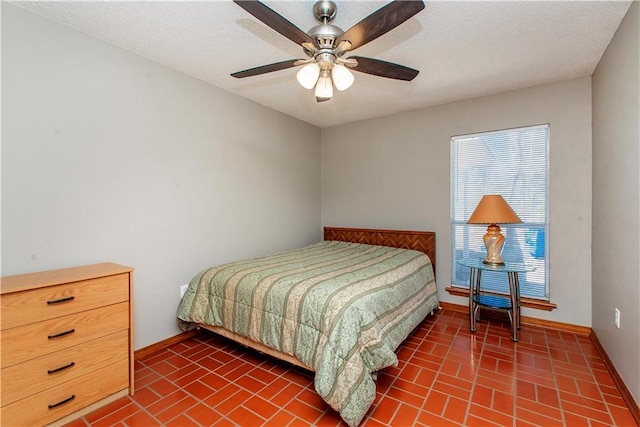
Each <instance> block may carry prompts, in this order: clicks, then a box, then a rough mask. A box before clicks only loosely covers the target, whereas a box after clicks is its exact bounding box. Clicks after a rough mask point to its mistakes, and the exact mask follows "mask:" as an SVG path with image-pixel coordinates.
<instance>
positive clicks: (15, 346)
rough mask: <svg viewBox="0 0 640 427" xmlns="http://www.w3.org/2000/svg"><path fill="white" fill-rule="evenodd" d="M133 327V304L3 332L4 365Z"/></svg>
mask: <svg viewBox="0 0 640 427" xmlns="http://www.w3.org/2000/svg"><path fill="white" fill-rule="evenodd" d="M128 328H129V303H128V302H121V303H118V304H113V305H109V306H106V307H102V308H97V309H95V310H89V311H83V312H81V313H76V314H71V315H68V316H64V317H58V318H55V319H51V320H47V321H44V322H38V323H34V324H32V325H27V326H21V327H18V328H13V329H9V330H6V331H3V332H2V339H1V340H2V352H1V354H2V368H3V369H4V368H5V367H7V366H12V365H15V364H17V363H21V362H24V361H27V360H30V359H35V358H36V357H40V356H44V355H46V354H49V353H53V352H56V351H60V350H63V349H66V348H69V347H73V346H75V345H78V344H82V343H84V342H87V341H90V340H93V339H96V338H99V337H103V336H105V335H110V334H112V333H114V332H117V331H122V330H127V329H128Z"/></svg>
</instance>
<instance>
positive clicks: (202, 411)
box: [185, 403, 222, 426]
mask: <svg viewBox="0 0 640 427" xmlns="http://www.w3.org/2000/svg"><path fill="white" fill-rule="evenodd" d="M185 413H186V414H187V415H188V416H189V417H190V418H191V419H193V420H194V421H196V422H197V423H199V424H200V425H203V426H210V425H212V424H213V423H215V422H216V421H218V420H219V419H220V418H222V417H221V416H220V414H218V413H217V412H216V411H214V410H213V409H211V408H210V407H208V406H207V405H204V404H202V403H198V404H196V405H194V406H192V407H191V408H189V409H187V411H186V412H185Z"/></svg>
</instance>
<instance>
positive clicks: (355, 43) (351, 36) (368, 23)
mask: <svg viewBox="0 0 640 427" xmlns="http://www.w3.org/2000/svg"><path fill="white" fill-rule="evenodd" d="M422 9H424V3H423V2H422V0H410V1H404V0H397V1H393V2H391V3H389V4H387V5H386V6H383V7H382V8H380V9H378V10H377V11H375V12H373V13H372V14H371V15H369V16H367V17H366V18H364V19H363V20H362V21H360V22H358V23H357V24H356V25H354V26H353V27H351V28H350V29H348V30H347V31H345V33H344V34H342V35H341V36H340V38H339V39H338V40H337V41H336V43H335V46H338V45H339V44H340V43H341V42H343V41H345V40H347V41H349V42H351V50H354V49H357V48H359V47H360V46H362V45H364V44H367V43H369V42H370V41H372V40H375V39H377V38H378V37H380V36H381V35H383V34H385V33H387V32H388V31H391V30H393V29H394V28H395V27H397V26H398V25H400V24H402V23H403V22H405V21H406V20H408V19H410V18H411V17H412V16H413V15H415V14H416V13H418V12H420V11H421V10H422Z"/></svg>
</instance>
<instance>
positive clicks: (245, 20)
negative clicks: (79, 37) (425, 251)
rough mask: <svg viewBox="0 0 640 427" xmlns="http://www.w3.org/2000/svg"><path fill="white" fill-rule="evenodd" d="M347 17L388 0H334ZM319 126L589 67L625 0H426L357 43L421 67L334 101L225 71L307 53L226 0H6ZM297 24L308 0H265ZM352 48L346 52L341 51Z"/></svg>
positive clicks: (363, 80) (288, 79)
mask: <svg viewBox="0 0 640 427" xmlns="http://www.w3.org/2000/svg"><path fill="white" fill-rule="evenodd" d="M334 1H335V3H336V4H337V6H338V13H337V16H336V19H335V20H334V22H333V24H335V25H337V26H338V27H340V28H342V29H343V30H347V29H349V28H350V27H351V26H353V25H354V24H356V23H357V22H358V21H360V20H361V19H363V18H364V17H366V16H367V15H369V14H371V13H373V12H374V11H375V10H377V9H378V8H380V7H382V6H383V5H384V4H386V3H387V2H380V1H344V0H334ZM12 3H13V4H15V5H17V6H19V7H22V8H24V9H27V10H29V11H31V12H33V13H35V14H37V15H40V16H43V17H45V18H48V19H50V20H52V21H55V22H58V23H60V24H62V25H65V26H68V27H71V28H74V29H76V30H78V31H81V32H83V33H86V34H88V35H91V36H93V37H96V38H98V39H101V40H104V41H106V42H108V43H111V44H113V45H116V46H118V47H121V48H123V49H126V50H128V51H131V52H134V53H137V54H139V55H141V56H144V57H146V58H149V59H151V60H153V61H156V62H158V63H160V64H163V65H166V66H168V67H170V68H173V69H175V70H178V71H181V72H183V73H185V74H188V75H191V76H193V77H196V78H198V79H201V80H203V81H206V82H209V83H211V84H213V85H215V86H218V87H220V88H223V89H226V90H228V91H230V92H233V93H235V94H238V95H240V96H242V97H245V98H248V99H251V100H253V101H255V102H258V103H260V104H263V105H266V106H268V107H271V108H273V109H275V110H278V111H281V112H283V113H286V114H288V115H290V116H293V117H297V118H299V119H301V120H304V121H306V122H309V123H312V124H314V125H317V126H320V127H327V126H333V125H338V124H343V123H348V122H352V121H356V120H362V119H368V118H373V117H380V116H384V115H388V114H393V113H397V112H402V111H408V110H413V109H417V108H422V107H428V106H433V105H439V104H444V103H449V102H453V101H459V100H464V99H471V98H477V97H480V96H484V95H489V94H494V93H500V92H505V91H509V90H515V89H520V88H525V87H531V86H536V85H541V84H546V83H551V82H556V81H561V80H567V79H573V78H579V77H585V76H589V75H591V74H592V72H593V70H594V69H595V67H596V65H597V64H598V61H599V60H600V57H601V56H602V54H603V52H604V50H605V49H606V47H607V45H608V44H609V41H610V40H611V38H612V37H613V34H614V33H615V31H616V29H617V28H618V25H619V24H620V21H621V20H622V18H623V17H624V14H625V13H626V11H627V9H628V8H629V6H630V2H629V1H591V2H585V1H572V2H570V1H544V2H543V1H469V2H467V1H426V2H425V4H426V8H425V9H424V10H422V11H421V12H420V13H418V14H417V15H416V16H415V17H413V18H411V19H410V20H409V21H406V22H405V23H403V24H402V25H400V26H399V27H397V28H396V29H394V30H393V31H391V32H389V33H387V34H385V35H383V36H381V37H380V38H378V39H376V40H374V41H372V42H371V43H369V44H367V45H365V46H363V47H361V48H359V49H357V50H355V51H354V54H355V55H360V56H368V57H374V58H378V59H382V60H385V61H390V62H396V63H399V64H402V65H406V66H409V67H411V68H415V69H418V70H420V74H419V75H418V76H417V77H416V78H415V79H414V80H413V81H411V82H404V81H396V80H390V79H386V78H382V77H374V76H370V75H367V74H362V73H354V74H355V77H356V81H355V83H354V85H353V86H352V87H351V88H350V89H348V90H347V91H345V92H336V93H335V96H334V98H333V99H332V100H331V101H329V102H324V103H320V104H319V103H316V101H315V97H314V95H313V91H311V90H305V89H303V88H302V87H301V86H300V85H299V84H298V83H297V81H296V79H295V73H296V71H297V68H294V69H288V70H283V71H277V72H273V73H269V74H266V75H261V76H255V77H249V78H245V79H235V78H233V77H231V76H230V75H229V74H230V73H232V72H234V71H239V70H244V69H247V68H252V67H255V66H259V65H265V64H269V63H272V62H279V61H284V60H287V59H293V58H305V56H304V54H303V52H302V49H301V48H300V47H299V46H297V45H295V44H294V43H293V42H291V41H290V40H288V39H286V38H285V37H283V36H281V35H280V34H278V33H276V32H275V31H273V30H271V29H269V28H268V27H267V26H265V25H264V24H262V23H261V22H260V21H258V20H257V19H255V18H254V17H252V16H251V15H249V14H248V13H247V12H245V11H244V10H242V9H241V8H240V7H238V6H237V5H236V4H234V3H233V2H231V1H230V0H225V1H196V2H191V1H163V2H159V1H139V2H138V1H115V2H114V1H73V2H69V1H56V2H12ZM264 3H265V4H267V5H268V6H269V7H271V8H272V9H274V10H275V11H276V12H278V13H279V14H281V15H283V16H284V17H285V18H287V19H288V20H289V21H290V22H292V23H293V24H295V25H296V26H298V27H299V28H300V29H302V30H303V31H308V30H309V29H310V28H311V27H313V26H315V25H317V23H316V22H315V20H314V18H313V14H312V7H313V3H314V2H313V1H306V0H304V1H302V0H298V1H265V2H264ZM347 56H348V55H347Z"/></svg>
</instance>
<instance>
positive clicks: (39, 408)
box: [2, 359, 129, 426]
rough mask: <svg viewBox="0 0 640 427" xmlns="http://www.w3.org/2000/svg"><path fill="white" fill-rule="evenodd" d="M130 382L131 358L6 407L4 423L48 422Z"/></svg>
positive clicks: (3, 414) (14, 424)
mask: <svg viewBox="0 0 640 427" xmlns="http://www.w3.org/2000/svg"><path fill="white" fill-rule="evenodd" d="M128 385H129V361H128V360H127V359H123V360H120V361H116V362H115V363H112V364H110V365H107V366H105V367H103V368H101V369H99V370H97V371H94V372H92V373H89V374H86V375H83V376H81V377H78V378H75V379H73V380H71V381H67V382H65V383H62V384H59V385H57V386H55V387H53V388H50V389H48V390H44V391H42V392H40V393H38V394H35V395H33V396H30V397H28V398H26V399H23V400H19V401H17V402H14V403H11V404H9V405H6V406H3V407H2V425H3V426H35V425H44V424H47V423H50V422H52V421H55V420H57V419H59V418H62V417H64V416H66V415H69V414H71V413H72V412H75V411H77V410H78V409H82V408H84V407H85V406H88V405H90V404H92V403H93V402H95V401H97V400H100V399H104V398H105V397H107V396H110V395H112V394H113V393H116V392H118V391H120V390H124V389H126V388H127V387H128Z"/></svg>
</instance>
